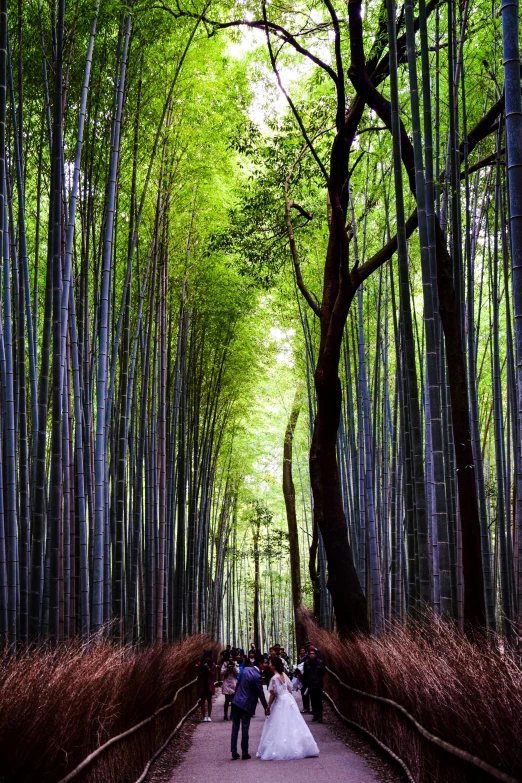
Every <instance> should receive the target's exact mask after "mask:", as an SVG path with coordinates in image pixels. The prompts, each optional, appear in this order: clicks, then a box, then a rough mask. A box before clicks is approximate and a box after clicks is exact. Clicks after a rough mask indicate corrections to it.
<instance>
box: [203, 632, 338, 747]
mask: <svg viewBox="0 0 522 783" xmlns="http://www.w3.org/2000/svg"><path fill="white" fill-rule="evenodd" d="M197 667H198V686H199V697H200V700H201V711H202V715H203V721H204V722H210V721H211V720H212V718H211V715H212V696H213V695H214V693H215V687H216V684H217V683H218V680H219V681H220V682H221V691H222V693H223V695H224V697H225V703H224V720H226V721H227V720H229V710H230V713H231V714H230V720H231V721H232V734H231V751H232V759H234V760H236V759H239V758H243V759H249V758H251V757H250V755H249V752H248V747H249V727H250V720H251V718H252V717H253V715H254V714H255V710H256V706H257V702H258V700H259V701H261V704H262V705H263V708H264V710H265V716H266V720H265V724H264V726H263V733H262V736H261V742H260V744H259V748H258V750H257V754H256V755H257V757H258V758H260V759H262V760H268V759H272V760H276V759H293V758H305V757H307V756H316V755H318V753H319V749H318V747H317V744H316V742H315V740H314V738H313V736H312V734H311V732H310V730H309V728H308V726H307V724H306V723H305V721H304V719H303V717H302V715H301V714H300V712H299V707H298V705H297V702H296V700H295V698H294V696H293V695H292V692H296V691H301V695H302V700H303V709H302V710H301V713H310V712H311V713H312V715H313V717H312V721H314V722H318V723H322V721H323V705H322V702H323V677H324V674H325V665H324V662H323V659H322V656H321V654H320V652H319V650H318V649H317V648H316V647H315V646H314V645H313V644H312V642H311V641H307V642H306V643H305V645H303V647H301V648H300V650H299V655H298V659H297V663H296V665H295V666H294V667H292V666H291V663H290V659H289V657H288V655H287V653H286V652H285V650H284V648H283V647H281V645H279V644H275V645H273V647H271V648H270V651H269V654H266V653H265V654H262V653H261V651H260V650H259V649H257V648H256V646H255V644H251V646H250V649H249V651H248V654H246V655H245V652H244V650H242V649H240V648H237V647H236V648H233V647H232V646H231V645H227V646H226V648H225V649H224V650H223V651H222V653H221V655H220V658H219V663H218V664H216V663H215V662H214V661H213V657H212V653H211V652H210V651H205V652H204V654H203V656H202V658H201V661H200V662H199V663H198V664H197ZM263 685H265V686H266V688H267V690H268V694H269V700H268V702H267V700H266V697H265V692H264V688H263ZM240 728H241V732H242V734H241V751H242V755H241V756H240V755H239V754H238V752H237V743H238V737H239V729H240Z"/></svg>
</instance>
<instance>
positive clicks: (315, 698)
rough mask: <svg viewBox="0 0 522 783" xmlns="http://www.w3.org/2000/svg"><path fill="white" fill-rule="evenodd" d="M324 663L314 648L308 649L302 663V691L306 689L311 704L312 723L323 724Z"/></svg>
mask: <svg viewBox="0 0 522 783" xmlns="http://www.w3.org/2000/svg"><path fill="white" fill-rule="evenodd" d="M324 673H325V666H324V662H323V660H322V659H321V658H319V657H318V655H317V650H316V648H315V647H312V648H310V650H309V652H308V659H307V660H306V661H305V662H304V671H303V690H304V689H305V688H308V691H309V693H310V701H311V703H312V713H313V716H314V717H313V718H312V721H317V723H322V722H323V677H324Z"/></svg>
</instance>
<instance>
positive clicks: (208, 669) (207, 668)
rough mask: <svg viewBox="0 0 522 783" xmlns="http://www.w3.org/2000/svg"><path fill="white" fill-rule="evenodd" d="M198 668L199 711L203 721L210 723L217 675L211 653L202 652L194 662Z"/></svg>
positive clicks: (207, 651) (208, 651)
mask: <svg viewBox="0 0 522 783" xmlns="http://www.w3.org/2000/svg"><path fill="white" fill-rule="evenodd" d="M196 668H197V670H198V696H199V698H200V701H201V712H202V714H203V721H204V722H205V723H210V721H211V720H212V718H211V717H210V716H211V715H212V696H213V695H214V693H215V692H216V687H215V685H214V683H215V681H216V675H217V667H216V664H215V663H214V662H213V660H212V653H211V652H210V650H206V651H205V652H204V653H203V656H202V658H201V661H200V662H199V663H197V664H196ZM205 704H206V705H207V714H206V715H205Z"/></svg>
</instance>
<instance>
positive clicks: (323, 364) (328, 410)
mask: <svg viewBox="0 0 522 783" xmlns="http://www.w3.org/2000/svg"><path fill="white" fill-rule="evenodd" d="M330 193H331V197H330V200H331V203H332V217H331V222H330V239H329V246H328V252H327V258H326V264H325V273H324V286H323V303H322V306H321V310H320V324H321V342H320V348H319V356H318V359H317V365H316V368H315V390H316V394H317V413H316V417H315V426H314V434H313V437H312V445H311V448H310V482H311V485H312V492H313V497H314V520H315V522H317V524H318V526H319V530H320V532H321V535H322V538H323V544H324V548H325V551H326V558H327V561H328V582H327V585H328V589H329V591H330V594H331V596H332V601H333V606H334V611H335V616H336V621H337V627H338V630H339V633H341V634H342V635H349V634H353V633H357V632H363V633H368V631H369V625H368V616H367V611H366V598H365V597H364V594H363V591H362V589H361V585H360V584H359V578H358V576H357V571H356V569H355V565H354V561H353V554H352V548H351V546H350V542H349V540H348V529H347V524H346V518H345V516H344V508H343V502H342V495H341V482H340V479H339V470H338V466H337V450H336V445H337V430H338V428H339V420H340V416H341V403H342V391H341V381H340V380H339V360H340V355H341V346H342V340H343V333H344V326H345V324H346V318H347V315H348V310H349V307H350V304H351V302H352V300H353V297H354V294H355V291H356V287H355V286H354V285H353V284H352V282H351V280H350V278H349V275H348V236H347V233H346V228H345V209H343V206H342V205H341V203H340V200H339V198H335V200H334V198H332V195H334V194H333V192H332V188H331V187H330Z"/></svg>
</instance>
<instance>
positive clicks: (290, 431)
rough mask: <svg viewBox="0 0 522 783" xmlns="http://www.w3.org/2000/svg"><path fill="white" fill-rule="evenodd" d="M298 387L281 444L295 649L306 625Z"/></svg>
mask: <svg viewBox="0 0 522 783" xmlns="http://www.w3.org/2000/svg"><path fill="white" fill-rule="evenodd" d="M300 396H301V394H300V389H299V388H298V389H297V390H296V393H295V399H294V404H293V406H292V410H291V412H290V418H289V419H288V425H287V427H286V432H285V442H284V446H283V496H284V499H285V506H286V519H287V522H288V541H289V545H290V579H291V582H292V603H293V607H294V622H295V641H296V646H297V649H299V647H300V646H301V645H302V644H304V642H305V639H306V626H305V624H304V623H303V611H304V608H303V598H302V593H301V561H300V557H299V536H298V532H297V516H296V512H295V487H294V480H293V477H292V446H293V440H294V431H295V425H296V424H297V419H298V417H299V412H300V409H301V400H300Z"/></svg>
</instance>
